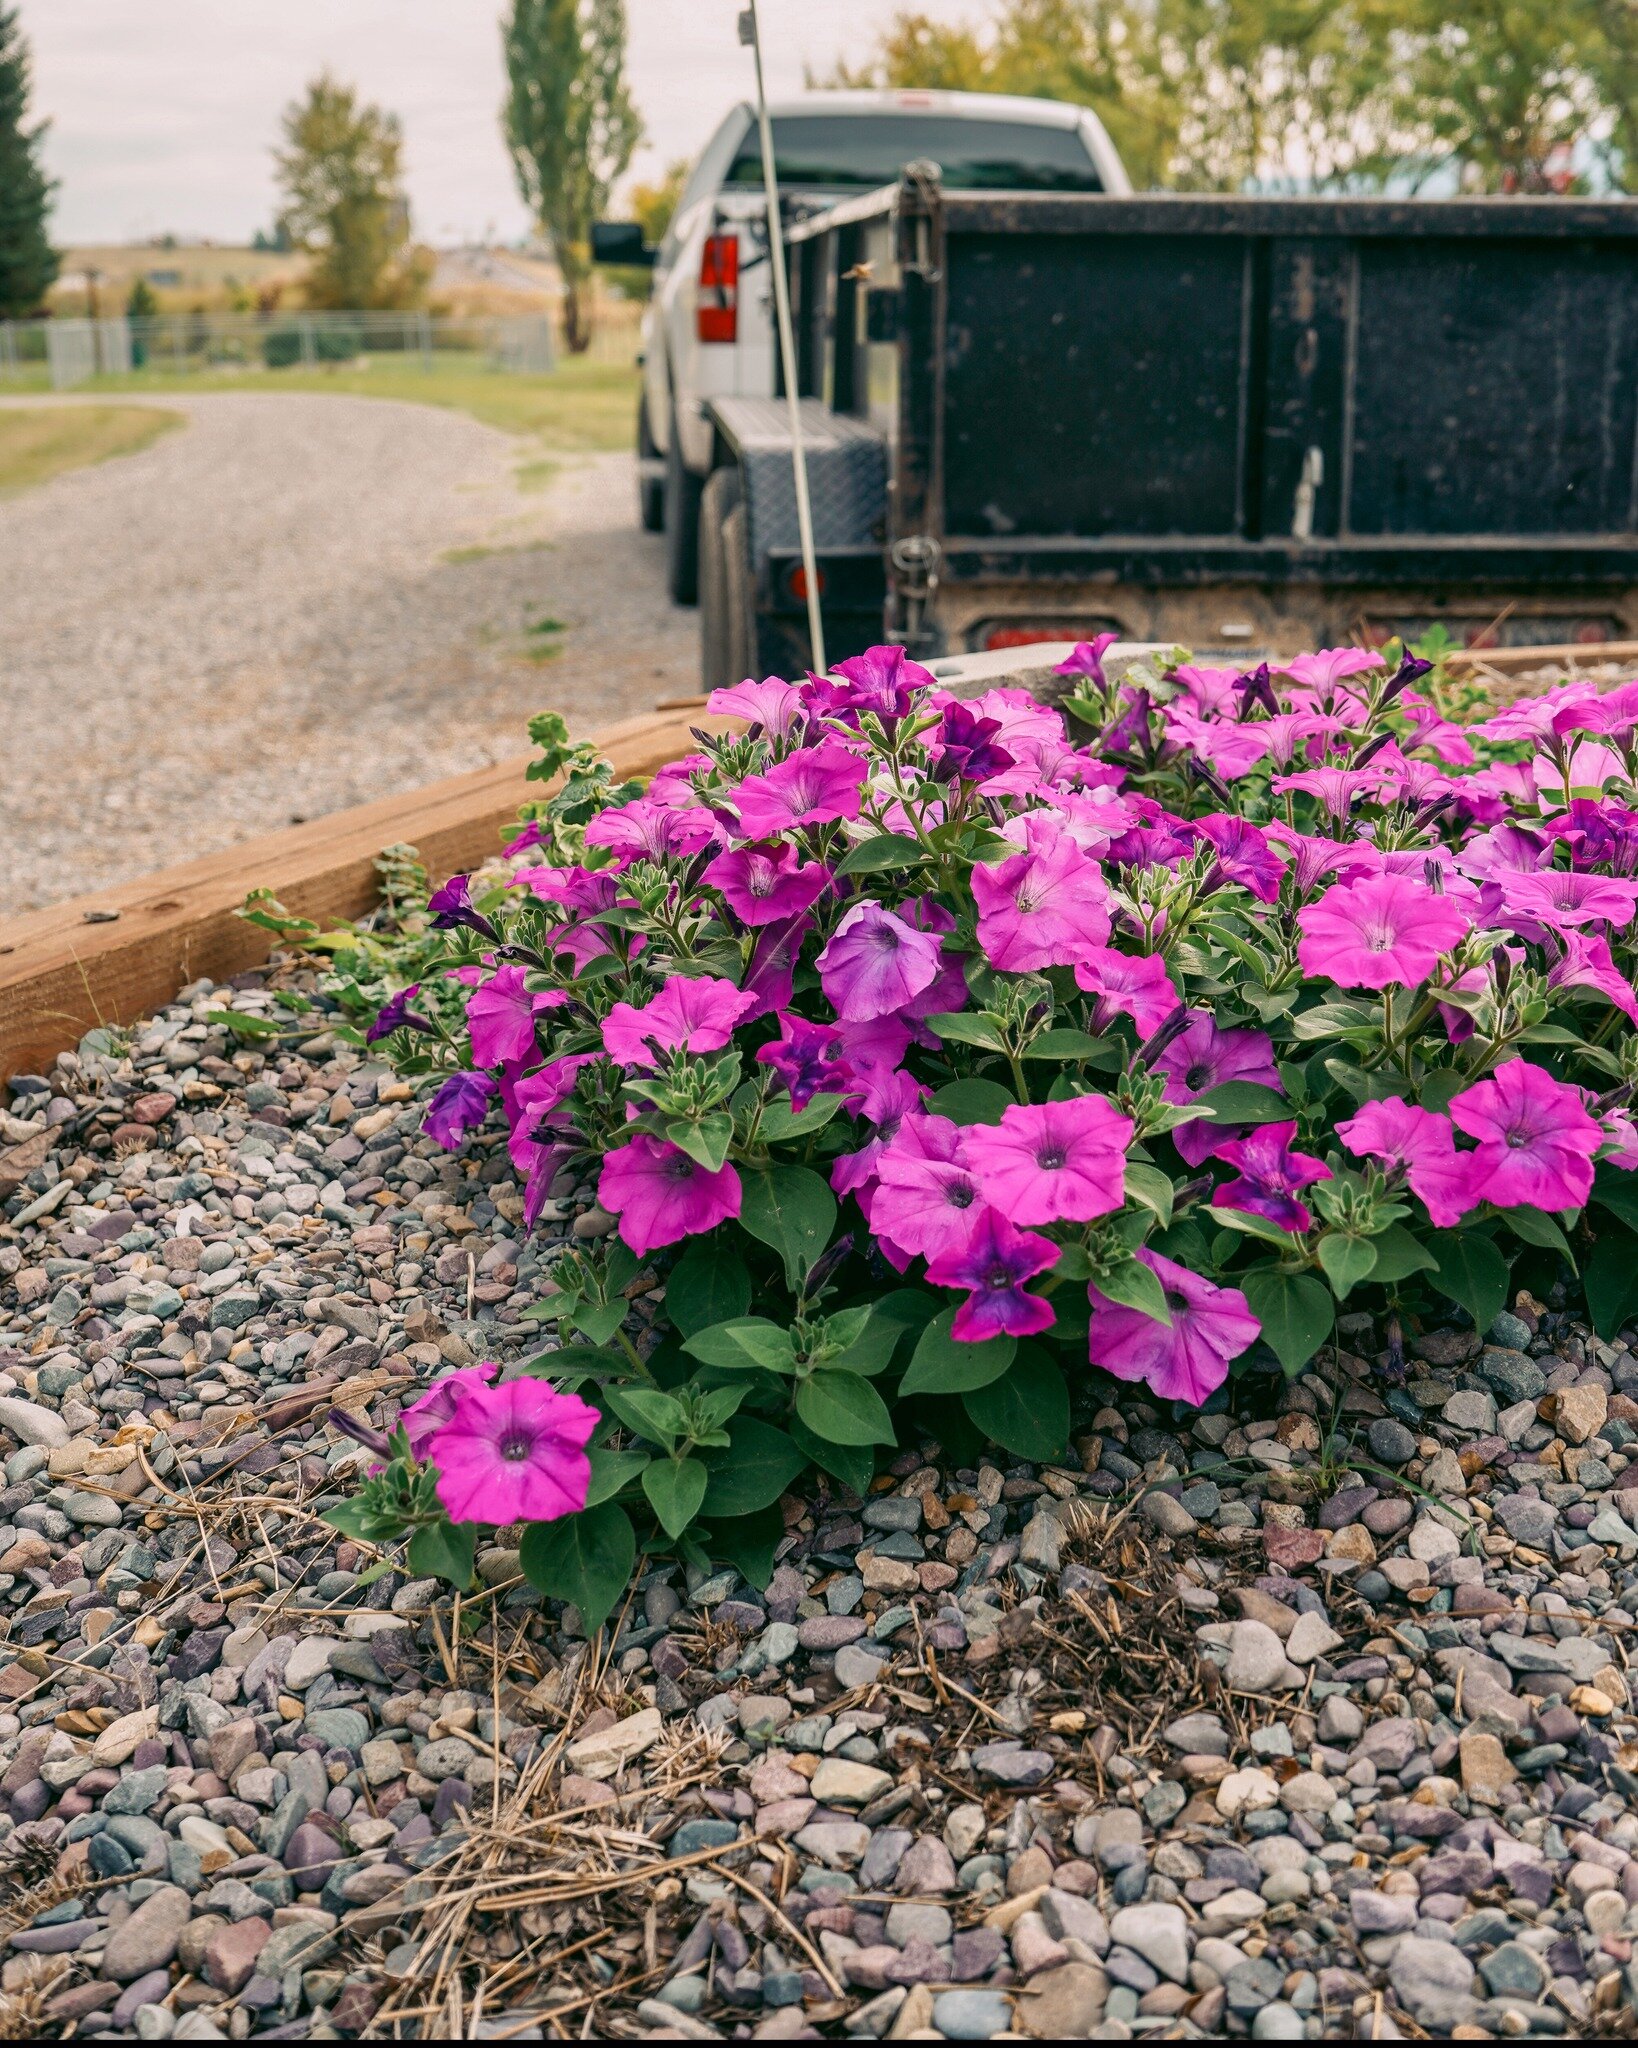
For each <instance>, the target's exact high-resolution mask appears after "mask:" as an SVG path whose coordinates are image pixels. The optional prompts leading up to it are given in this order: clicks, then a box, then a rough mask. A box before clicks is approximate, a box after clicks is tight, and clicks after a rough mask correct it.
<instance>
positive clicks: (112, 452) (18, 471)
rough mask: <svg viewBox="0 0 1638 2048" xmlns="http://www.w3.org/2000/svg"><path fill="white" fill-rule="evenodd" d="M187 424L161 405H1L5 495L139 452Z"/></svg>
mask: <svg viewBox="0 0 1638 2048" xmlns="http://www.w3.org/2000/svg"><path fill="white" fill-rule="evenodd" d="M181 425H182V415H181V414H180V413H178V412H168V411H166V410H164V409H163V408H162V407H160V406H157V405H63V406H56V405H53V406H28V407H11V406H0V497H9V496H10V495H12V494H13V493H14V492H17V491H27V490H32V489H33V488H34V486H35V485H36V484H43V483H49V482H50V481H51V479H52V478H53V477H54V476H61V475H62V474H63V472H64V471H65V470H69V469H84V468H85V467H86V466H87V465H88V464H89V463H93V462H107V461H109V460H111V458H112V457H114V456H116V455H135V454H136V453H137V451H138V449H141V448H147V447H149V446H151V445H152V443H153V442H155V441H157V440H158V439H159V437H160V435H161V434H168V433H169V432H170V431H171V429H172V428H173V427H179V426H181Z"/></svg>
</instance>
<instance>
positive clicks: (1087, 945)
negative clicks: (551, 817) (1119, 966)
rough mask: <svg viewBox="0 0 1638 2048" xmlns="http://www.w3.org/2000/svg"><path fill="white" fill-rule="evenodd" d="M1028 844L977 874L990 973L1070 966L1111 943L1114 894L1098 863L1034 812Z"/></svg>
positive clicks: (981, 929)
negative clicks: (1105, 880) (1112, 900)
mask: <svg viewBox="0 0 1638 2048" xmlns="http://www.w3.org/2000/svg"><path fill="white" fill-rule="evenodd" d="M1024 832H1025V846H1024V850H1023V851H1022V852H1020V853H1014V854H1009V855H1008V856H1007V857H1006V858H1005V859H1004V860H999V861H997V862H995V864H994V865H993V866H990V867H986V866H983V865H980V866H978V867H975V868H974V869H973V879H972V889H973V901H974V902H975V903H976V904H977V905H978V943H979V945H980V947H981V948H982V949H983V952H984V955H985V957H986V958H987V959H988V961H989V963H990V965H991V966H992V967H996V968H1000V969H1001V970H1002V971H1003V972H1004V973H1009V974H1026V973H1029V972H1031V971H1032V970H1034V969H1036V968H1041V967H1072V966H1073V965H1074V964H1075V962H1076V961H1077V960H1079V959H1080V958H1082V957H1083V955H1084V954H1086V953H1087V952H1088V951H1090V950H1091V949H1092V948H1094V947H1098V946H1102V945H1104V944H1106V943H1107V941H1108V938H1109V907H1108V905H1109V892H1108V890H1107V888H1106V887H1105V885H1104V879H1103V874H1102V871H1101V870H1100V868H1099V867H1098V864H1097V862H1096V861H1094V860H1092V859H1090V858H1089V857H1088V856H1087V855H1086V854H1084V853H1083V852H1082V851H1081V849H1080V848H1079V847H1078V846H1077V845H1076V844H1075V842H1074V840H1073V839H1072V838H1071V837H1070V835H1069V834H1068V832H1066V831H1065V830H1064V829H1063V827H1062V826H1061V825H1060V824H1059V823H1058V822H1057V820H1056V819H1053V818H1050V817H1049V816H1048V815H1046V814H1044V813H1041V812H1031V813H1030V814H1029V815H1028V816H1027V817H1026V819H1025V821H1024Z"/></svg>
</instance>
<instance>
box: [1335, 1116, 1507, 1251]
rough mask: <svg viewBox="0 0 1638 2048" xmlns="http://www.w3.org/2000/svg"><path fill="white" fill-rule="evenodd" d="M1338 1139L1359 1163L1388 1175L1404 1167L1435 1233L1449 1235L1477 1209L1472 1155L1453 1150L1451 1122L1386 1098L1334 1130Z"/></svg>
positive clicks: (1414, 1193) (1410, 1185)
mask: <svg viewBox="0 0 1638 2048" xmlns="http://www.w3.org/2000/svg"><path fill="white" fill-rule="evenodd" d="M1337 1136H1338V1137H1339V1138H1340V1139H1341V1140H1342V1142H1343V1144H1345V1145H1346V1146H1347V1148H1348V1150H1349V1151H1350V1152H1352V1153H1353V1154H1354V1156H1355V1158H1357V1159H1375V1160H1377V1161H1378V1162H1379V1163H1380V1164H1381V1165H1383V1166H1385V1167H1387V1168H1388V1169H1389V1171H1390V1172H1391V1171H1392V1170H1393V1169H1394V1168H1396V1167H1402V1168H1403V1169H1404V1172H1405V1179H1406V1181H1407V1183H1408V1184H1409V1187H1410V1191H1411V1193H1412V1194H1413V1195H1418V1196H1420V1197H1421V1199H1422V1201H1423V1203H1424V1204H1425V1205H1426V1208H1427V1212H1428V1215H1429V1216H1430V1217H1431V1219H1432V1221H1433V1224H1434V1226H1435V1228H1436V1229H1439V1230H1449V1229H1450V1228H1451V1227H1452V1226H1453V1225H1454V1224H1457V1223H1460V1222H1461V1220H1462V1218H1463V1217H1464V1216H1466V1215H1467V1214H1468V1213H1469V1212H1470V1211H1471V1210H1473V1209H1476V1208H1477V1207H1478V1205H1479V1201H1480V1199H1481V1198H1480V1196H1479V1195H1477V1194H1476V1193H1475V1192H1474V1190H1473V1173H1472V1168H1471V1164H1470V1162H1471V1160H1472V1158H1473V1155H1472V1153H1470V1152H1458V1151H1457V1150H1456V1134H1455V1132H1454V1131H1453V1130H1452V1129H1451V1124H1450V1119H1449V1117H1446V1116H1436V1115H1435V1114H1434V1113H1433V1111H1432V1110H1430V1109H1421V1108H1418V1106H1417V1105H1416V1104H1415V1103H1414V1102H1400V1101H1398V1100H1396V1099H1394V1098H1392V1097H1390V1098H1389V1099H1388V1100H1386V1101H1383V1102H1367V1103H1365V1104H1364V1105H1363V1107H1361V1108H1360V1109H1359V1110H1357V1111H1356V1112H1355V1114H1354V1115H1353V1116H1351V1117H1349V1118H1348V1119H1347V1120H1346V1121H1345V1122H1343V1123H1339V1124H1338V1125H1337Z"/></svg>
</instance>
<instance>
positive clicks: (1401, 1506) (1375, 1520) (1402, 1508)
mask: <svg viewBox="0 0 1638 2048" xmlns="http://www.w3.org/2000/svg"><path fill="white" fill-rule="evenodd" d="M1413 1512H1414V1511H1413V1509H1412V1507H1411V1504H1410V1502H1409V1501H1408V1500H1393V1499H1388V1500H1373V1501H1372V1502H1371V1504H1370V1506H1369V1507H1368V1508H1367V1509H1366V1510H1365V1512H1364V1513H1363V1514H1362V1515H1361V1516H1360V1518H1359V1519H1360V1520H1361V1521H1362V1522H1363V1523H1364V1524H1365V1527H1366V1528H1367V1529H1369V1530H1370V1532H1371V1534H1372V1535H1373V1536H1397V1535H1398V1534H1399V1532H1400V1530H1401V1529H1403V1528H1404V1527H1405V1526H1406V1525H1407V1524H1408V1523H1409V1521H1410V1519H1411V1515H1412V1513H1413Z"/></svg>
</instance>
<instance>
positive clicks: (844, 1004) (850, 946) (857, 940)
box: [818, 898, 941, 1024]
mask: <svg viewBox="0 0 1638 2048" xmlns="http://www.w3.org/2000/svg"><path fill="white" fill-rule="evenodd" d="M940 964H941V962H940V948H939V935H938V934H937V933H936V932H926V931H918V930H917V929H916V928H915V926H914V925H912V924H907V923H906V922H905V920H904V919H903V918H902V917H895V916H894V914H893V912H892V911H890V910H886V909H884V908H883V906H882V905H881V904H879V903H876V902H873V901H871V900H870V899H869V898H867V899H866V900H865V901H864V902H862V903H855V904H854V906H853V908H852V909H851V910H849V911H848V912H847V914H846V916H844V917H843V919H842V921H841V923H840V924H839V925H838V926H837V927H836V930H835V931H834V932H833V933H832V935H831V938H830V942H829V944H828V945H827V946H826V947H825V949H824V951H823V952H822V953H821V954H820V955H819V962H818V965H819V981H820V985H821V986H822V988H823V989H824V991H825V996H826V998H827V1000H828V1001H829V1003H830V1006H831V1008H832V1009H833V1010H834V1011H835V1012H836V1014H837V1016H838V1017H839V1018H840V1019H841V1021H842V1022H843V1023H844V1024H862V1023H865V1022H868V1020H869V1019H870V1018H872V1017H885V1016H888V1015H890V1014H891V1013H892V1012H893V1011H894V1010H900V1009H903V1007H904V1005H905V1004H906V1003H908V1002H910V1001H911V1000H912V999H913V998H914V997H916V996H918V995H920V994H921V992H922V990H923V989H926V988H930V987H931V986H932V984H933V982H934V980H935V979H936V977H937V975H938V972H939V968H940Z"/></svg>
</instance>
